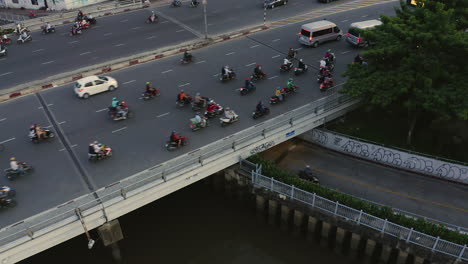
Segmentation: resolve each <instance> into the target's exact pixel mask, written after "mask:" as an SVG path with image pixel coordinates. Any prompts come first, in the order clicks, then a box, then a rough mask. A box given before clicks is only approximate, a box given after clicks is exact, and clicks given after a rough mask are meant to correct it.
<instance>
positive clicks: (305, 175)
mask: <svg viewBox="0 0 468 264" xmlns="http://www.w3.org/2000/svg"><path fill="white" fill-rule="evenodd" d="M299 178H301V179H303V180H306V181H310V182H312V183H315V184H317V185H320V181H319V179H318V178H317V177H316V176H315V173H314V171H313V170H312V169H310V168H309V167H306V168H305V169H304V170H301V171H300V172H299Z"/></svg>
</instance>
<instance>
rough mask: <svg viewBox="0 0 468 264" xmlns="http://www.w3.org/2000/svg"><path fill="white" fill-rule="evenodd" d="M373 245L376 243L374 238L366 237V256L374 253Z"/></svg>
mask: <svg viewBox="0 0 468 264" xmlns="http://www.w3.org/2000/svg"><path fill="white" fill-rule="evenodd" d="M375 245H376V243H375V241H374V240H372V239H367V244H366V250H365V253H366V256H368V257H371V256H372V253H374V249H375Z"/></svg>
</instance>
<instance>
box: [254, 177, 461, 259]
mask: <svg viewBox="0 0 468 264" xmlns="http://www.w3.org/2000/svg"><path fill="white" fill-rule="evenodd" d="M251 176H252V183H253V184H254V185H256V186H260V187H263V188H266V189H268V190H270V191H272V192H275V193H279V194H283V195H285V196H287V197H289V198H290V199H293V200H297V201H299V202H302V203H305V204H307V205H310V206H312V207H315V208H317V209H320V210H322V211H325V212H327V213H329V214H332V215H334V216H339V217H342V218H345V219H346V220H348V221H353V222H355V223H357V224H359V225H364V226H367V227H369V228H372V229H374V230H377V231H380V232H382V233H385V234H388V235H390V236H394V237H397V238H398V239H401V240H405V241H406V242H407V243H412V244H416V245H419V246H421V247H424V248H427V249H430V250H432V251H437V252H440V253H442V254H446V255H449V256H452V257H455V258H457V259H461V260H468V249H467V246H466V245H459V244H456V243H452V242H449V241H446V240H443V239H440V238H439V237H433V236H430V235H426V234H424V233H421V232H418V231H415V230H413V229H412V228H411V229H410V228H407V227H404V226H400V225H397V224H394V223H392V222H389V221H387V219H382V218H379V217H376V216H373V215H370V214H367V213H364V212H363V211H362V210H356V209H354V208H351V207H348V206H345V205H342V204H340V203H339V202H334V201H331V200H328V199H326V198H323V197H321V196H318V195H316V194H315V193H309V192H306V191H304V190H301V189H298V188H296V187H294V186H291V185H288V184H285V183H282V182H280V181H277V180H275V179H273V178H270V177H266V176H263V175H262V174H260V173H259V172H257V171H255V170H252V171H251Z"/></svg>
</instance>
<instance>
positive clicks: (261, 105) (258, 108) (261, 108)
mask: <svg viewBox="0 0 468 264" xmlns="http://www.w3.org/2000/svg"><path fill="white" fill-rule="evenodd" d="M256 109H257V111H258V112H260V113H263V112H265V106H264V105H263V102H262V101H258V104H257V107H256Z"/></svg>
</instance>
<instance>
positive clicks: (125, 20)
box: [120, 19, 128, 22]
mask: <svg viewBox="0 0 468 264" xmlns="http://www.w3.org/2000/svg"><path fill="white" fill-rule="evenodd" d="M127 21H128V19H124V20H120V22H127Z"/></svg>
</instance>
